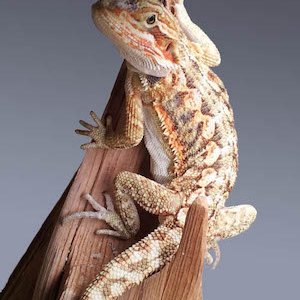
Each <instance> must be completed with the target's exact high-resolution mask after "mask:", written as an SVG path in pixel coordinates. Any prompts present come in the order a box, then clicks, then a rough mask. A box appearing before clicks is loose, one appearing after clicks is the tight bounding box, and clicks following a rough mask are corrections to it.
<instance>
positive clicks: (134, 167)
mask: <svg viewBox="0 0 300 300" xmlns="http://www.w3.org/2000/svg"><path fill="white" fill-rule="evenodd" d="M125 75H126V67H125V65H124V64H123V66H122V68H121V70H120V73H119V75H118V78H117V80H116V83H115V86H114V88H113V91H112V94H111V98H110V101H109V103H108V105H107V108H106V110H105V113H104V115H106V114H110V115H111V116H112V117H113V119H114V120H116V121H117V122H116V123H117V128H121V126H122V120H121V121H120V119H121V117H120V116H121V111H122V103H123V101H124V88H123V87H124V80H125ZM145 154H146V151H145V149H144V146H143V145H140V146H139V147H135V148H133V149H129V150H122V151H118V150H117V151H116V150H109V151H107V150H105V151H103V150H88V151H87V152H86V154H85V156H84V159H83V162H82V164H81V166H80V168H79V170H78V171H77V173H76V174H75V176H74V179H73V180H72V181H71V183H70V184H69V186H68V187H67V189H66V191H65V192H64V194H63V196H62V197H61V199H60V200H59V202H58V203H57V205H56V206H55V208H54V209H53V211H52V212H51V214H50V215H49V217H48V218H47V220H46V221H45V223H44V224H43V226H42V228H41V229H40V231H39V232H38V234H37V235H36V237H35V239H34V240H33V242H32V243H31V245H30V247H29V248H28V250H27V252H26V253H25V254H24V256H23V258H22V259H21V261H20V262H19V264H18V265H17V267H16V269H15V270H14V272H13V273H12V275H11V277H10V278H9V281H8V283H7V285H6V287H5V288H4V290H3V291H2V293H1V294H0V299H10V300H18V299H22V300H24V299H25V300H26V299H33V300H44V299H51V300H53V299H61V300H71V299H72V300H73V299H74V300H75V299H79V296H80V295H81V294H82V293H83V291H84V289H85V288H86V286H87V285H88V284H89V282H90V281H91V280H92V279H93V278H94V277H95V275H96V274H97V273H98V272H99V271H100V270H101V269H102V266H103V265H104V264H105V263H107V262H108V261H109V260H110V259H112V258H113V257H114V254H115V252H121V251H123V250H124V249H126V248H127V247H128V246H130V245H131V244H133V243H134V242H135V241H136V240H130V241H121V240H117V239H115V238H111V237H96V236H95V235H94V231H95V230H96V229H99V228H100V227H101V222H99V221H91V220H83V221H73V222H70V224H65V225H64V226H62V225H61V223H60V220H61V218H62V217H63V216H65V215H66V214H68V213H72V212H75V211H82V210H84V209H88V210H90V209H91V207H89V206H88V205H87V203H86V202H84V201H83V200H82V199H81V195H82V194H83V193H85V192H92V194H93V196H94V197H96V198H97V199H99V202H100V203H101V201H102V197H101V195H102V192H103V191H111V190H112V183H113V178H114V177H115V175H116V174H117V173H119V172H120V171H122V170H128V171H132V172H139V171H140V170H141V169H144V170H145V169H148V167H147V165H146V164H145ZM146 171H147V170H146ZM146 173H147V172H146ZM142 220H143V223H145V224H146V226H144V228H143V232H142V235H145V234H146V233H147V232H149V231H151V230H153V224H151V223H153V222H154V221H153V217H151V216H149V215H148V214H145V213H144V212H143V217H142ZM147 224H148V226H147ZM151 225H152V226H151ZM102 226H104V227H105V225H104V224H102ZM206 230H207V206H206V205H205V204H203V203H198V202H197V203H195V204H194V205H193V206H192V208H191V210H190V212H189V214H188V218H187V225H186V228H185V230H184V235H183V240H182V243H181V245H180V248H179V251H178V253H177V255H176V257H175V259H174V261H173V262H172V263H170V264H169V265H167V266H166V267H165V268H164V269H163V270H162V271H161V272H159V273H157V274H155V275H153V276H151V277H150V278H148V279H146V280H145V281H144V282H143V283H142V284H141V285H139V286H137V287H134V288H133V289H131V290H130V291H128V292H127V293H126V294H125V295H124V296H123V297H121V299H123V300H125V299H127V300H138V299H143V300H150V299H151V300H152V299H161V300H171V299H191V300H201V299H202V292H201V288H202V271H203V265H204V254H205V248H206ZM140 237H141V236H140ZM140 237H139V238H140Z"/></svg>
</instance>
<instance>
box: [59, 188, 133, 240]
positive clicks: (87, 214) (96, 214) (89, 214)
mask: <svg viewBox="0 0 300 300" xmlns="http://www.w3.org/2000/svg"><path fill="white" fill-rule="evenodd" d="M103 196H104V198H105V202H106V208H105V207H103V206H102V205H100V204H99V203H98V202H97V201H96V200H95V199H94V198H93V197H92V196H91V195H90V194H85V195H83V198H85V199H86V200H87V201H88V202H89V203H90V204H91V206H92V207H93V209H94V210H95V211H82V212H76V213H73V214H71V215H68V216H66V217H64V218H63V220H62V222H63V223H65V222H68V221H71V220H76V219H87V218H92V219H98V220H102V221H105V222H106V223H107V224H108V225H109V226H111V227H112V228H113V230H111V229H100V230H97V231H96V234H106V235H111V236H116V237H119V238H123V239H129V238H130V237H131V234H130V233H129V232H128V231H127V230H126V228H125V226H124V224H123V222H122V220H121V218H120V216H119V215H118V213H116V211H115V209H114V205H113V202H112V200H111V197H110V196H109V195H108V194H107V193H103Z"/></svg>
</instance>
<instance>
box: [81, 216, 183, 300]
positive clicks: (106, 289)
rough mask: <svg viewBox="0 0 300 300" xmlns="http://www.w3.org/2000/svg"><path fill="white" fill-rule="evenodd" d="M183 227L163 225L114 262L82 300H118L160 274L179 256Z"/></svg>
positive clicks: (110, 263) (91, 285)
mask: <svg viewBox="0 0 300 300" xmlns="http://www.w3.org/2000/svg"><path fill="white" fill-rule="evenodd" d="M181 237H182V228H180V227H177V226H175V225H174V223H173V222H166V223H164V224H162V225H160V226H159V227H158V228H157V229H156V230H155V231H153V232H152V233H150V234H149V235H148V236H147V237H145V238H144V239H142V240H141V241H139V242H138V243H136V244H134V245H133V246H131V247H130V248H128V249H127V250H125V251H124V252H122V253H120V254H119V255H118V256H116V257H115V258H114V259H113V260H111V261H110V262H109V263H108V264H107V265H106V266H105V267H104V269H103V270H102V271H101V273H100V274H99V275H98V276H97V277H96V278H95V279H94V281H93V282H92V283H91V284H90V285H89V286H88V288H87V289H86V291H85V293H84V294H83V296H82V298H81V299H82V300H108V299H116V298H118V297H119V296H121V295H122V294H123V293H124V292H125V291H126V290H127V289H129V288H131V287H132V286H134V285H137V284H140V283H141V282H142V281H143V280H144V279H145V278H147V277H148V276H149V275H150V274H152V273H154V272H156V271H159V270H160V269H161V268H162V267H163V266H164V265H165V264H166V263H167V262H169V261H170V260H171V259H172V257H173V256H174V254H175V253H176V251H177V249H178V247H179V243H180V240H181Z"/></svg>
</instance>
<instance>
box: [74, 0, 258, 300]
mask: <svg viewBox="0 0 300 300" xmlns="http://www.w3.org/2000/svg"><path fill="white" fill-rule="evenodd" d="M175 4H176V5H175ZM135 5H136V6H135ZM168 8H170V9H171V11H172V13H173V14H174V15H175V16H173V15H172V13H170V11H168V10H167V9H166V8H165V7H164V3H162V2H161V1H160V0H137V1H136V2H135V1H127V2H124V5H123V7H122V8H120V2H119V1H117V4H116V3H115V1H114V0H105V1H104V0H103V1H101V2H99V3H98V4H97V5H96V6H94V9H93V18H94V21H95V24H96V25H97V27H98V28H99V29H100V30H101V31H102V32H103V33H104V34H105V35H107V36H108V37H109V38H110V39H111V40H112V42H113V43H114V44H115V45H116V46H117V47H118V48H119V50H120V51H121V53H122V54H123V56H124V58H125V59H126V60H127V62H128V69H129V70H128V76H127V79H126V86H125V90H126V126H125V130H124V133H122V134H120V135H117V134H116V133H111V134H107V132H106V128H105V127H104V125H103V124H102V122H101V121H100V120H99V118H97V116H95V115H93V114H92V117H93V119H94V120H95V122H96V124H97V126H96V127H94V126H91V125H89V124H87V123H85V122H82V123H81V124H82V125H83V126H85V127H87V128H88V129H89V131H86V132H83V131H81V132H79V133H81V134H84V135H88V136H90V137H92V138H93V142H92V143H89V144H87V145H86V146H85V147H86V148H89V147H94V148H97V147H100V148H128V147H132V146H134V145H136V144H138V143H139V142H140V141H141V139H142V137H143V136H144V141H145V145H146V148H147V149H148V151H149V153H150V156H151V165H152V175H153V178H154V180H155V181H156V182H155V181H151V180H149V179H147V178H145V177H143V176H140V175H137V174H133V173H130V172H121V173H120V174H119V175H118V176H117V178H116V180H115V200H116V201H115V205H116V206H117V209H118V211H119V212H120V215H118V214H117V213H116V212H115V211H114V210H113V208H110V210H109V209H107V210H106V209H104V208H99V211H100V212H101V213H102V214H103V215H102V216H101V218H100V217H98V218H100V219H101V220H105V221H106V222H107V224H108V225H110V226H111V227H112V228H113V229H114V231H113V230H111V231H112V233H110V234H112V235H115V236H120V237H122V238H128V237H131V236H134V235H135V234H136V232H137V231H138V229H139V222H140V221H139V216H138V213H137V210H136V208H135V205H134V201H136V202H137V203H139V204H140V205H141V206H142V207H143V208H144V209H145V210H147V211H149V212H151V213H153V214H157V215H160V216H164V217H165V218H164V220H163V221H162V223H161V225H160V226H159V227H158V229H157V230H155V231H154V232H152V233H151V234H150V235H149V236H147V237H146V238H144V239H143V240H141V241H139V242H138V243H137V244H135V245H133V246H132V247H131V248H129V249H127V250H126V251H125V252H123V253H121V254H120V255H119V256H117V257H116V258H115V259H114V260H112V261H111V262H110V263H109V264H108V265H107V266H106V267H105V268H104V269H103V270H102V272H101V273H100V274H99V275H98V276H97V278H96V279H95V280H94V282H93V283H92V284H91V285H90V286H89V288H88V289H87V291H86V293H85V294H84V296H83V298H82V299H116V298H117V297H118V296H119V295H121V294H122V293H123V292H124V291H125V289H127V288H130V287H131V286H132V285H134V284H139V283H140V282H141V281H142V280H143V279H144V278H146V277H147V276H149V275H150V274H151V273H153V272H155V271H158V270H159V269H160V268H161V267H162V266H164V265H165V264H166V262H167V261H170V260H171V259H172V257H173V256H174V254H175V253H176V250H177V248H178V246H179V242H180V239H181V235H182V228H183V226H184V223H185V217H186V214H187V212H188V209H189V207H190V206H191V205H192V203H193V201H195V199H197V198H202V197H205V198H206V199H207V201H208V205H209V224H208V232H207V237H208V244H207V251H208V250H209V249H213V250H214V252H215V254H216V260H215V264H217V263H218V260H219V258H220V251H219V248H218V244H217V242H218V241H219V240H220V239H222V238H225V237H231V236H234V235H237V234H239V233H240V232H242V231H244V230H246V229H247V228H248V227H249V226H250V225H251V223H252V222H253V221H254V219H255V216H256V211H255V209H254V208H253V207H251V206H246V205H244V206H237V207H232V208H228V207H225V201H226V200H227V198H228V196H229V192H230V191H231V189H232V187H233V185H234V183H235V179H236V173H237V165H238V155H237V135H236V131H235V128H234V118H233V112H232V109H231V106H230V104H229V98H228V95H227V91H226V89H225V87H224V85H223V83H222V81H221V80H220V78H219V77H218V76H217V75H216V74H215V73H214V72H213V71H212V70H211V69H210V66H214V65H218V64H219V63H220V56H219V52H218V50H217V48H216V47H215V45H214V44H213V43H212V41H211V40H210V39H209V38H208V37H207V36H206V35H205V34H204V33H203V32H202V31H201V29H200V28H199V27H198V26H196V25H195V24H193V23H192V22H191V20H189V18H188V16H187V14H186V11H185V8H184V6H183V1H180V0H172V1H170V2H169V6H168ZM120 9H121V11H120ZM175 17H176V18H177V19H176V18H175ZM195 33H198V36H195ZM111 206H112V205H107V207H111ZM105 233H106V234H107V231H105ZM207 259H208V261H209V262H212V257H211V256H210V254H209V253H208V252H207Z"/></svg>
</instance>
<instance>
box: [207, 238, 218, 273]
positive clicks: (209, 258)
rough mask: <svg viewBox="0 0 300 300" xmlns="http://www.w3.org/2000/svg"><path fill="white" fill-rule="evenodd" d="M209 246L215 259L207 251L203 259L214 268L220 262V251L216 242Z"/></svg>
mask: <svg viewBox="0 0 300 300" xmlns="http://www.w3.org/2000/svg"><path fill="white" fill-rule="evenodd" d="M211 248H212V249H213V251H214V253H215V259H214V258H213V256H212V255H211V254H210V253H209V252H208V251H207V252H206V255H205V261H206V263H207V264H208V265H210V266H211V268H212V269H213V270H214V269H215V268H216V267H217V265H218V264H219V262H220V259H221V251H220V248H219V245H218V243H217V242H214V243H212V245H211Z"/></svg>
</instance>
